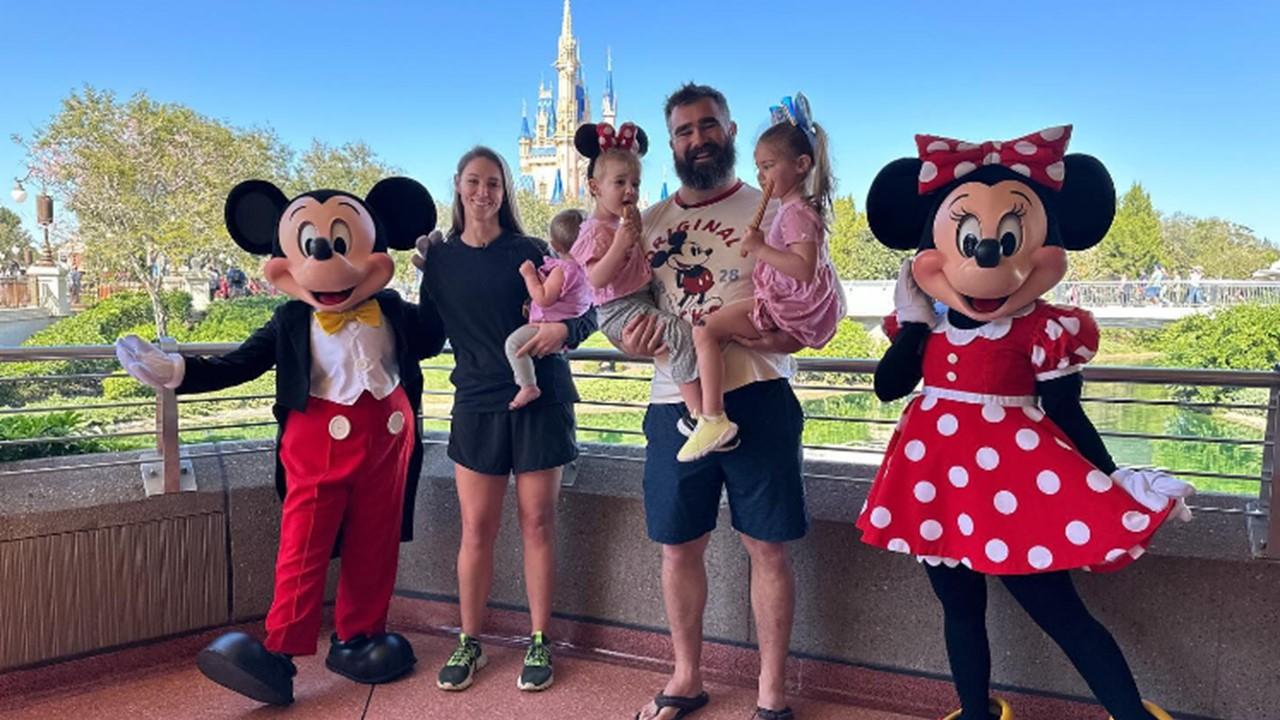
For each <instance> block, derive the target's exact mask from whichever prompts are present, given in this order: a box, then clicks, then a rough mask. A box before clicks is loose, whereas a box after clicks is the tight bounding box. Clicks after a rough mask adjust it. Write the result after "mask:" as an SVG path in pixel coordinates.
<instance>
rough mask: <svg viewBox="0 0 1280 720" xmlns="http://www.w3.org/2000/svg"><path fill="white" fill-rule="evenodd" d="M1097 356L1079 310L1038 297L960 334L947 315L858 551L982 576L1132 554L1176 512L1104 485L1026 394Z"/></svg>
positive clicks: (892, 448)
mask: <svg viewBox="0 0 1280 720" xmlns="http://www.w3.org/2000/svg"><path fill="white" fill-rule="evenodd" d="M886 329H887V330H888V331H889V332H890V336H891V337H892V336H893V335H894V334H896V331H897V326H896V322H895V321H894V319H893V318H889V319H888V320H887V321H886ZM1097 349H1098V326H1097V323H1095V322H1094V319H1093V316H1092V315H1091V314H1089V313H1088V312H1087V311H1085V310H1081V309H1079V308H1074V307H1064V306H1057V305H1050V304H1048V303H1045V302H1041V301H1037V302H1035V303H1033V304H1031V305H1028V306H1027V307H1026V308H1024V309H1023V310H1021V311H1019V312H1018V313H1015V314H1014V315H1013V316H1010V317H1006V318H1002V319H1000V320H996V321H992V322H989V323H987V324H985V325H982V326H981V327H977V328H973V329H969V330H966V329H961V328H956V327H953V326H952V325H950V323H948V322H947V320H946V318H943V319H942V320H941V321H940V322H939V323H938V326H937V327H935V328H934V330H933V334H932V335H930V337H929V339H928V341H927V342H926V343H925V352H924V389H923V392H922V394H921V395H920V396H918V397H916V398H914V399H913V400H912V401H911V403H910V404H909V405H908V406H907V408H906V410H905V411H904V412H903V416H902V421H901V422H900V423H899V425H898V429H897V430H896V431H895V432H894V434H893V437H892V438H891V439H890V441H889V446H888V448H887V449H886V450H885V456H884V462H883V463H882V464H881V466H880V471H879V472H878V473H877V474H876V478H875V482H874V484H873V485H872V487H871V491H870V493H869V495H868V498H867V504H866V506H865V507H864V508H863V511H862V513H861V514H860V515H859V517H858V520H857V527H858V529H859V530H861V531H862V540H863V542H866V543H868V544H870V545H874V546H876V547H881V548H885V549H887V550H892V551H895V552H902V553H909V554H912V555H916V556H917V557H919V558H920V559H921V560H923V561H925V562H928V563H930V564H932V565H938V564H946V565H947V566H949V567H954V566H956V565H965V566H966V567H969V568H972V569H973V570H976V571H978V572H982V573H987V574H991V575H1017V574H1027V573H1040V572H1051V571H1055V570H1068V569H1073V568H1086V569H1091V570H1097V571H1109V570H1116V569H1119V568H1121V567H1123V566H1125V565H1127V564H1128V563H1130V562H1132V561H1133V560H1134V559H1136V558H1138V557H1139V556H1140V555H1141V554H1142V553H1143V551H1144V549H1145V548H1146V546H1147V544H1148V543H1149V542H1150V540H1151V536H1152V535H1153V534H1154V533H1155V531H1156V529H1157V528H1158V527H1159V526H1160V524H1161V523H1163V522H1164V520H1165V518H1166V517H1167V516H1168V515H1169V513H1170V511H1171V510H1172V509H1173V504H1172V503H1170V506H1169V507H1166V508H1165V509H1163V510H1160V511H1153V510H1150V509H1148V508H1147V507H1146V506H1144V505H1142V504H1140V503H1139V502H1138V501H1137V500H1135V499H1134V498H1133V497H1132V496H1131V495H1130V494H1129V493H1128V492H1126V491H1125V490H1124V489H1123V487H1121V486H1119V485H1115V484H1113V482H1112V480H1111V478H1110V477H1109V476H1108V475H1107V474H1106V473H1104V472H1102V471H1101V470H1099V469H1098V468H1097V467H1095V466H1094V465H1093V464H1092V463H1090V462H1089V461H1088V460H1086V459H1085V458H1084V457H1083V456H1082V455H1081V454H1080V453H1079V452H1077V451H1076V449H1075V447H1074V446H1073V445H1072V443H1071V440H1070V439H1069V438H1068V437H1067V436H1066V434H1065V433H1063V432H1062V430H1060V429H1059V428H1058V427H1057V426H1056V425H1055V424H1054V423H1053V421H1052V420H1050V419H1049V418H1048V417H1047V416H1045V414H1044V412H1043V411H1042V410H1041V409H1040V408H1039V405H1038V401H1037V398H1036V382H1037V381H1044V380H1051V379H1053V378H1056V377H1061V376H1064V375H1067V374H1070V373H1074V372H1078V371H1079V370H1080V367H1081V365H1083V364H1084V363H1085V362H1087V361H1088V360H1089V359H1090V358H1092V357H1093V355H1094V353H1096V352H1097Z"/></svg>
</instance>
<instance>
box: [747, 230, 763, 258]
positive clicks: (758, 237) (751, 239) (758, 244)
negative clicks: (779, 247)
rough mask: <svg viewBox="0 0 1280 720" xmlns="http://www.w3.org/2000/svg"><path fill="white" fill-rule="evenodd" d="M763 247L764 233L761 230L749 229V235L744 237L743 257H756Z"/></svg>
mask: <svg viewBox="0 0 1280 720" xmlns="http://www.w3.org/2000/svg"><path fill="white" fill-rule="evenodd" d="M763 247H764V233H763V232H762V231H761V230H760V228H747V234H746V235H743V236H742V257H746V256H748V255H755V254H756V253H758V252H760V248H763Z"/></svg>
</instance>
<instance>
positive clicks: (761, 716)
mask: <svg viewBox="0 0 1280 720" xmlns="http://www.w3.org/2000/svg"><path fill="white" fill-rule="evenodd" d="M753 720H796V714H795V713H793V712H791V708H789V707H785V708H782V709H781V710H770V709H768V708H762V707H756V714H755V717H754V718H753Z"/></svg>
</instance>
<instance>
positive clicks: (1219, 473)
mask: <svg viewBox="0 0 1280 720" xmlns="http://www.w3.org/2000/svg"><path fill="white" fill-rule="evenodd" d="M162 347H163V348H164V349H165V350H166V351H168V352H178V351H181V352H182V353H185V354H200V355H219V354H225V353H226V352H229V351H231V350H233V349H235V348H236V347H238V346H237V345H236V344H233V343H192V344H184V345H181V346H179V345H177V344H176V343H172V341H169V342H166V343H163V344H162ZM444 358H447V356H442V358H436V359H433V360H429V361H426V362H425V363H424V364H423V365H422V368H423V370H424V375H426V376H430V375H431V374H432V373H442V372H447V371H449V370H452V369H453V368H452V365H451V364H444V363H442V362H441V360H442V359H444ZM114 359H115V351H114V348H113V347H112V346H110V345H101V346H67V347H16V348H12V347H11V348H0V364H8V363H14V362H31V361H94V360H98V361H110V365H114ZM570 360H572V361H573V363H574V365H575V372H574V377H575V378H576V379H577V380H578V383H579V386H580V389H583V388H582V386H583V385H586V384H589V383H590V382H592V381H605V383H606V385H600V386H598V387H597V388H593V389H599V387H608V388H610V389H616V388H618V387H621V386H620V385H614V384H615V383H622V382H629V383H636V384H640V383H643V384H644V385H643V387H644V388H645V390H646V392H645V398H646V399H647V383H648V381H649V379H650V377H651V373H650V372H647V371H648V366H649V365H650V364H651V363H650V361H648V360H646V359H641V358H628V357H626V356H624V355H622V354H620V353H618V352H616V351H613V350H577V351H574V352H572V353H571V354H570ZM797 363H798V371H799V374H798V375H797V376H796V377H795V378H793V380H792V387H793V388H794V389H795V390H796V392H797V394H799V395H800V396H801V397H802V399H803V400H805V401H806V403H807V404H808V405H809V406H808V407H806V426H807V430H808V429H810V426H812V427H813V428H815V429H817V430H823V429H828V430H829V431H828V432H827V433H826V435H827V436H828V437H827V438H826V439H822V438H817V439H814V438H810V439H808V440H807V442H806V443H805V446H804V447H805V449H806V451H807V453H808V454H809V455H810V456H811V457H815V458H821V459H831V460H843V461H845V462H849V461H853V462H856V463H860V464H869V465H870V464H878V457H879V454H880V453H881V452H882V451H883V447H884V445H883V441H884V440H885V439H887V437H888V435H889V433H891V432H892V428H893V426H895V425H896V424H897V416H898V410H899V408H900V406H901V403H900V402H899V403H889V404H880V403H878V401H876V400H875V399H874V392H873V390H872V388H871V385H870V382H869V376H870V375H871V374H873V373H874V372H875V368H876V365H877V362H876V361H874V360H850V359H828V358H805V357H801V358H798V359H797ZM103 365H104V367H103V368H102V369H101V370H98V371H89V372H64V373H49V374H42V375H32V374H27V375H0V388H4V387H5V386H9V385H12V384H14V383H58V384H61V385H62V386H63V387H64V388H65V387H68V386H70V385H72V384H75V383H100V382H102V381H103V380H106V379H108V378H124V377H127V376H126V375H124V374H123V373H121V372H120V371H119V370H118V368H114V369H107V368H106V367H105V366H107V365H108V363H103ZM436 377H437V378H440V377H441V376H439V375H437V376H436ZM1085 378H1086V380H1088V381H1089V386H1088V387H1089V388H1090V391H1089V393H1088V394H1087V395H1086V397H1085V398H1084V401H1085V402H1086V403H1088V404H1090V405H1091V406H1093V407H1095V408H1119V409H1121V411H1123V409H1124V408H1134V407H1139V408H1163V409H1167V410H1177V411H1185V412H1188V413H1196V414H1199V415H1204V414H1206V413H1210V412H1213V411H1221V412H1226V413H1233V414H1236V415H1240V416H1243V417H1246V418H1248V419H1249V420H1250V421H1251V422H1252V423H1253V424H1254V425H1255V426H1257V427H1258V429H1259V431H1260V433H1261V437H1249V436H1246V435H1247V434H1246V435H1242V434H1241V433H1238V432H1237V433H1232V434H1204V433H1201V434H1193V433H1187V432H1179V431H1177V428H1175V429H1174V431H1169V430H1168V429H1165V430H1163V431H1160V432H1152V431H1143V430H1136V431H1135V430H1130V429H1119V428H1111V429H1106V428H1102V429H1100V434H1101V435H1102V436H1103V437H1104V438H1106V439H1108V440H1112V441H1113V442H1116V443H1130V442H1135V441H1141V442H1145V443H1152V444H1154V443H1165V444H1167V445H1168V446H1174V447H1187V446H1199V447H1202V448H1203V447H1209V448H1215V449H1217V450H1218V451H1222V452H1236V451H1241V452H1247V453H1251V455H1250V456H1251V457H1252V454H1254V453H1256V454H1257V455H1258V456H1259V458H1258V460H1259V461H1258V466H1259V469H1258V471H1257V472H1256V473H1253V472H1240V471H1238V470H1237V471H1224V470H1222V469H1220V468H1217V467H1212V466H1207V465H1201V466H1195V465H1192V466H1188V467H1168V468H1166V469H1167V470H1168V471H1169V472H1171V473H1173V474H1175V475H1178V476H1181V477H1185V478H1187V479H1188V480H1190V481H1192V482H1193V483H1195V482H1202V483H1218V484H1224V485H1225V486H1228V487H1232V488H1234V489H1235V490H1236V492H1235V494H1237V495H1239V494H1242V493H1240V492H1239V490H1240V489H1241V488H1252V487H1253V486H1254V485H1256V488H1257V490H1256V500H1255V501H1254V502H1252V503H1251V504H1250V505H1249V506H1248V507H1247V508H1240V507H1238V506H1236V507H1232V506H1230V505H1229V504H1219V505H1213V504H1208V505H1196V506H1193V509H1196V510H1199V511H1203V512H1208V513H1230V514H1238V515H1243V516H1245V517H1246V519H1247V520H1249V521H1250V522H1251V523H1253V524H1255V525H1258V526H1259V528H1260V529H1259V530H1258V532H1257V533H1255V542H1254V544H1255V551H1256V554H1258V555H1261V556H1266V557H1271V558H1280V522H1276V523H1271V522H1269V517H1270V509H1271V508H1272V507H1273V506H1274V501H1275V500H1276V498H1277V496H1276V494H1275V492H1276V483H1275V481H1274V480H1275V475H1276V473H1277V472H1280V442H1277V440H1278V438H1280V372H1269V371H1239V370H1207V369H1175V368H1148V367H1115V366H1088V367H1086V368H1085ZM433 384H434V385H435V386H436V387H432V385H433ZM1115 385H1121V386H1129V387H1139V386H1148V387H1149V386H1164V387H1166V388H1167V387H1177V388H1184V389H1188V390H1191V391H1194V390H1217V391H1223V390H1230V389H1246V390H1251V391H1252V393H1253V394H1254V395H1255V396H1257V397H1256V398H1250V397H1245V398H1240V399H1220V398H1214V397H1210V398H1208V399H1205V398H1201V397H1197V396H1196V394H1195V393H1194V392H1185V393H1183V394H1182V395H1180V396H1179V395H1173V394H1170V393H1167V392H1166V393H1164V395H1165V396H1163V397H1142V396H1141V393H1138V394H1133V393H1131V394H1129V395H1125V394H1120V393H1118V392H1112V393H1110V394H1095V393H1094V392H1093V390H1094V388H1096V387H1097V386H1115ZM630 394H631V395H636V394H637V393H635V392H632V393H630ZM583 396H584V397H583V399H582V400H581V401H580V402H579V413H578V417H579V426H578V430H579V433H580V435H583V436H588V437H590V436H595V437H596V438H597V439H606V440H607V439H609V438H615V439H617V438H620V439H623V440H631V441H635V442H642V441H643V433H642V432H641V430H640V419H641V416H642V413H643V412H644V410H645V409H646V408H647V403H646V402H645V400H644V399H640V400H636V399H632V400H626V399H619V396H618V394H615V395H614V396H613V397H609V396H607V394H606V395H605V396H601V394H600V393H598V392H592V393H587V392H583ZM451 397H452V391H451V390H450V389H448V386H447V382H444V383H442V382H435V383H431V382H429V383H427V388H426V389H425V390H424V392H423V400H424V407H423V411H422V415H421V418H420V419H421V421H428V422H434V423H436V424H439V423H444V422H448V421H449V420H450V419H451V415H450V410H449V409H442V407H441V406H442V404H444V403H445V402H447V399H448V398H451ZM273 398H274V395H273V394H253V393H245V392H244V391H243V390H241V391H239V392H235V391H234V389H232V390H229V391H223V393H221V394H218V395H217V396H215V397H211V396H208V395H205V396H194V397H183V398H181V399H179V398H178V397H177V396H176V395H175V393H174V392H173V391H172V390H162V391H158V392H157V393H156V394H155V397H154V399H150V400H148V399H139V400H128V399H122V400H119V401H111V402H99V401H95V400H94V398H93V397H92V396H84V395H80V396H75V397H72V398H70V399H68V400H67V401H66V402H59V403H56V404H53V405H47V406H39V405H38V404H37V405H36V406H28V407H11V408H4V409H0V424H2V423H3V422H4V421H5V418H9V417H14V416H22V415H39V414H41V413H52V412H59V411H97V410H127V409H131V408H132V409H140V408H145V407H153V408H154V417H153V424H152V423H151V422H148V427H146V428H145V429H137V428H136V427H131V426H129V425H125V426H123V427H113V428H109V429H106V430H103V431H100V432H88V433H78V434H77V433H71V434H63V435H50V436H39V437H23V438H8V437H7V434H6V437H5V438H4V439H0V451H3V450H5V449H6V448H18V447H24V446H28V447H30V446H40V445H53V444H63V443H74V442H82V441H87V440H101V439H106V438H114V439H119V438H134V439H140V438H142V437H146V436H152V437H154V450H153V451H152V452H150V453H147V454H144V455H142V456H141V457H138V458H132V459H127V460H105V459H102V458H101V457H99V458H96V459H94V460H92V461H90V462H86V463H79V464H69V465H68V464H59V465H57V466H50V467H39V468H29V467H26V468H22V469H18V470H9V469H0V480H3V478H4V477H6V476H14V475H28V474H32V473H42V472H59V471H67V470H72V469H77V468H88V467H94V468H99V467H117V466H123V465H140V466H141V467H142V474H143V479H144V485H145V487H146V488H147V491H148V494H164V493H175V492H181V491H182V490H184V489H194V482H193V477H192V476H191V472H190V462H191V460H193V459H195V458H199V457H205V456H212V455H217V454H222V455H225V454H227V453H228V452H232V453H250V452H266V451H268V450H270V448H269V447H266V446H258V447H250V448H241V449H236V450H231V451H228V450H225V449H224V450H219V451H208V452H204V453H200V454H191V453H185V454H184V453H183V452H182V451H181V441H180V437H181V436H183V435H187V436H190V435H192V434H195V433H205V434H208V433H211V432H222V431H228V430H237V429H245V428H254V427H266V426H271V425H274V424H275V420H274V418H271V417H270V416H269V415H267V416H265V417H256V416H255V417H249V418H244V419H240V420H235V419H234V418H233V419H231V420H230V421H228V419H227V418H218V419H216V420H215V422H214V423H213V424H208V423H204V424H199V423H193V424H190V425H182V424H181V423H180V422H179V416H180V408H193V407H195V406H199V405H208V404H210V403H254V402H259V403H261V404H263V405H266V404H268V403H269V402H270V401H271V400H272V399H273ZM848 398H864V399H862V400H858V401H856V402H855V403H853V404H855V405H856V406H857V407H859V408H861V409H862V410H863V411H864V412H862V413H861V414H858V415H849V414H846V413H841V412H835V411H830V410H827V409H824V408H825V406H824V401H831V400H835V401H841V400H843V399H848ZM100 399H101V398H99V400H100ZM1104 412H1105V410H1104ZM619 414H622V417H618V415H619ZM1175 424H1176V423H1175ZM135 425H136V423H135ZM602 457H608V458H610V459H628V460H634V459H637V458H636V457H635V456H634V455H621V454H613V453H606V454H603V455H602ZM1118 459H1119V458H1118ZM821 477H822V479H833V480H842V481H847V482H853V483H869V482H870V480H869V479H867V478H852V477H840V476H830V475H823V476H821ZM1248 494H1249V495H1250V496H1253V492H1252V491H1250V492H1249V493H1248ZM1237 505H1238V504H1237Z"/></svg>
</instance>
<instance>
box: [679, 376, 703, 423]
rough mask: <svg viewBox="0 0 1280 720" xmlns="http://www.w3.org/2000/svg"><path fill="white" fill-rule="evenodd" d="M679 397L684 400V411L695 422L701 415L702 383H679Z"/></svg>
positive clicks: (695, 381)
mask: <svg viewBox="0 0 1280 720" xmlns="http://www.w3.org/2000/svg"><path fill="white" fill-rule="evenodd" d="M680 397H681V399H683V400H684V407H685V409H686V410H688V411H689V414H690V415H692V416H693V417H694V419H695V420H696V419H697V417H698V416H699V415H701V414H702V383H700V382H699V381H697V380H694V381H693V382H687V383H680Z"/></svg>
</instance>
